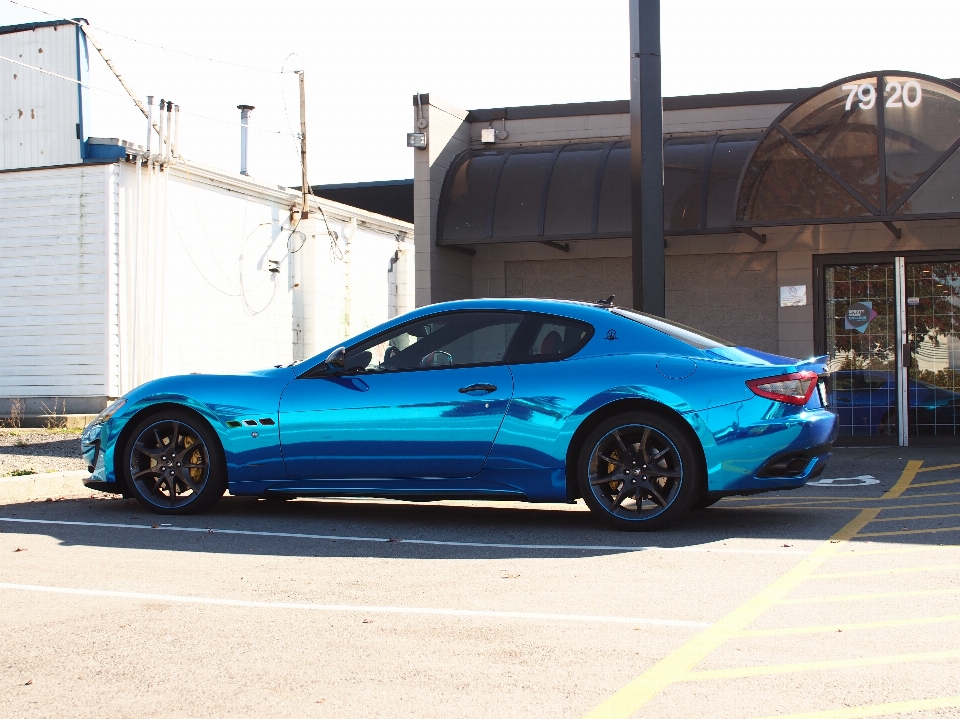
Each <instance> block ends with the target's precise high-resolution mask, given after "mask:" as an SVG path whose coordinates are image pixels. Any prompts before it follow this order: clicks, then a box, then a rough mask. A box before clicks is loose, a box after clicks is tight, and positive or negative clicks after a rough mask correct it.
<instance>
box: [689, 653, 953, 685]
mask: <svg viewBox="0 0 960 719" xmlns="http://www.w3.org/2000/svg"><path fill="white" fill-rule="evenodd" d="M944 659H960V649H950V650H947V651H943V652H918V653H914V654H895V655H892V656H885V657H857V658H854V659H830V660H826V661H822V662H797V663H795V664H770V665H762V666H753V667H734V668H732V669H710V670H707V671H699V672H690V673H689V674H687V675H686V676H684V677H683V678H682V681H684V682H701V681H708V680H712V679H744V678H746V677H759V676H765V675H770V674H793V673H796V672H820V671H826V670H829V669H851V668H853V667H875V666H882V665H885V664H913V663H917V662H935V661H938V660H944Z"/></svg>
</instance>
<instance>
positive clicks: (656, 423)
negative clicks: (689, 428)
mask: <svg viewBox="0 0 960 719" xmlns="http://www.w3.org/2000/svg"><path fill="white" fill-rule="evenodd" d="M700 475H701V471H700V468H699V462H698V454H697V452H696V451H695V446H694V444H693V442H692V441H691V440H690V439H689V438H688V433H687V432H685V431H684V430H683V428H682V426H681V425H680V423H679V422H678V421H677V420H675V419H673V418H670V417H667V416H665V415H660V414H658V413H655V412H631V413H627V414H620V415H617V416H615V417H611V418H609V419H607V420H606V421H604V422H602V423H601V424H600V425H599V426H597V427H596V428H595V429H594V430H593V431H592V432H591V433H590V434H589V435H588V436H587V438H586V440H585V441H584V443H583V445H582V447H581V449H580V453H579V459H578V466H577V480H578V482H579V485H580V492H581V494H582V495H583V498H584V501H585V502H586V503H587V506H588V507H590V509H591V510H593V511H594V512H595V513H596V514H597V516H598V517H599V518H600V519H602V520H603V521H604V522H606V523H607V524H609V525H611V526H613V527H616V528H617V529H625V530H628V531H644V530H651V529H660V528H662V527H664V526H666V525H668V524H670V523H671V522H673V521H674V520H676V519H677V518H678V517H679V516H680V515H682V514H683V513H684V512H686V511H687V509H688V508H689V507H690V505H691V504H692V503H693V501H694V499H695V498H697V497H698V496H699V494H700V491H701V483H702V478H701V476H700Z"/></svg>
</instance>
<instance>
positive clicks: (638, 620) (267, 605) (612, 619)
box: [0, 582, 710, 629]
mask: <svg viewBox="0 0 960 719" xmlns="http://www.w3.org/2000/svg"><path fill="white" fill-rule="evenodd" d="M0 589H7V590H15V591H24V592H42V593H47V594H74V595H84V596H91V597H114V598H121V599H140V600H145V601H160V602H177V603H184V604H212V605H216V606H229V607H256V608H258V609H309V610H314V611H323V612H354V613H366V614H429V615H437V616H451V617H476V618H486V619H541V620H550V621H561V622H590V623H601V624H649V625H654V626H658V627H693V628H698V629H699V628H703V627H709V626H710V623H709V622H692V621H686V620H682V619H651V618H649V617H616V616H591V615H586V614H546V613H542V612H505V611H496V610H484V609H443V608H431V607H392V606H373V605H369V606H368V605H362V604H314V603H310V602H264V601H257V600H251V599H221V598H217V597H191V596H183V595H177V594H150V593H144V592H120V591H113V590H108V589H78V588H74V587H50V586H43V585H36V584H11V583H8V582H0Z"/></svg>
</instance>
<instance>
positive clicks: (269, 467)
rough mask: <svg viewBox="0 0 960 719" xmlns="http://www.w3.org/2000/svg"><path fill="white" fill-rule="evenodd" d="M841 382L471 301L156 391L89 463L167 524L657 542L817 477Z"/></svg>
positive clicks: (590, 311)
mask: <svg viewBox="0 0 960 719" xmlns="http://www.w3.org/2000/svg"><path fill="white" fill-rule="evenodd" d="M823 370H824V367H823V364H822V362H817V361H813V362H807V363H804V362H800V361H798V360H794V359H789V358H786V357H778V356H774V355H768V354H764V353H762V352H758V351H755V350H751V349H748V348H744V347H734V346H731V345H730V344H729V343H727V342H724V341H722V340H719V339H716V338H714V337H710V336H708V335H705V334H702V333H700V332H697V331H696V330H693V329H690V328H688V327H684V326H682V325H678V324H675V323H673V322H669V321H667V320H664V319H661V318H658V317H653V316H650V315H645V314H642V313H639V312H635V311H632V310H627V309H621V308H619V307H616V306H614V305H613V304H612V303H611V302H610V301H598V302H596V303H584V302H567V301H559V300H535V299H490V300H464V301H459V302H449V303H444V304H437V305H431V306H429V307H423V308H421V309H418V310H416V311H414V312H411V313H409V314H407V315H404V316H402V317H397V318H396V319H393V320H391V321H389V322H387V323H385V324H383V325H380V326H379V327H374V328H373V329H371V330H369V331H367V332H364V333H363V334H361V335H358V336H357V337H354V338H353V339H351V340H349V341H348V342H347V343H345V345H344V346H342V347H337V348H336V349H332V351H330V352H327V353H324V354H322V355H319V356H317V357H314V358H312V359H310V360H307V361H305V362H302V363H300V364H295V365H291V366H287V367H275V368H273V369H267V370H262V371H256V372H249V373H246V374H236V375H186V376H180V377H165V378H163V379H158V380H154V381H152V382H148V383H146V384H144V385H142V386H140V387H137V388H136V389H135V390H133V391H131V392H129V393H127V395H126V396H124V397H122V398H120V399H118V400H117V401H116V402H114V403H113V404H112V405H110V407H108V408H107V409H106V410H104V411H103V412H102V413H101V414H100V416H98V417H97V419H96V420H94V421H93V422H92V423H91V424H90V425H89V426H88V427H87V428H86V430H85V431H84V433H83V437H82V439H81V447H82V451H83V455H84V457H85V458H86V461H87V464H88V465H89V467H90V471H91V473H92V476H91V477H90V478H89V480H88V481H87V486H88V487H91V488H95V489H100V490H104V491H108V492H117V493H123V494H126V495H129V496H134V497H136V498H137V499H138V500H139V501H140V502H142V503H143V504H144V505H146V506H147V507H149V508H150V509H152V510H154V511H155V512H158V513H161V514H184V513H189V512H197V511H200V510H203V509H206V508H207V507H210V506H211V505H212V504H213V503H214V502H216V501H217V499H219V498H220V497H221V496H222V495H223V493H224V491H226V490H227V489H229V490H230V493H231V494H234V495H252V496H260V497H278V498H283V497H295V496H300V497H305V496H310V497H330V496H333V497H389V498H394V499H406V500H413V501H427V500H437V499H468V498H469V499H498V500H519V501H529V502H573V501H575V500H576V499H577V498H579V497H582V498H583V499H584V501H585V502H586V504H587V505H588V506H589V507H590V509H591V510H593V511H594V512H595V513H596V514H597V516H598V517H600V518H601V519H603V520H605V521H606V522H608V523H609V524H612V525H613V526H615V527H618V528H621V529H628V530H643V529H654V528H659V527H663V526H665V525H666V524H668V523H670V522H671V521H673V520H675V519H676V518H677V517H678V516H680V515H681V514H683V513H684V512H685V511H687V510H688V509H690V508H692V507H704V506H707V505H709V504H711V503H713V502H715V501H716V500H717V499H719V498H720V497H723V496H725V495H731V494H752V493H755V492H764V491H769V490H777V489H793V488H797V487H801V486H802V485H803V484H804V483H806V482H807V480H808V479H811V478H813V477H816V476H818V475H819V474H820V473H821V472H822V471H823V469H824V466H825V464H826V462H827V460H828V459H829V457H830V448H831V444H832V442H833V440H834V438H835V436H836V431H837V429H836V428H837V419H836V416H835V415H834V414H832V413H831V412H829V411H827V410H826V409H825V407H824V399H825V396H824V394H823V392H822V388H821V385H820V384H819V383H818V373H820V372H822V371H823ZM818 388H821V391H818Z"/></svg>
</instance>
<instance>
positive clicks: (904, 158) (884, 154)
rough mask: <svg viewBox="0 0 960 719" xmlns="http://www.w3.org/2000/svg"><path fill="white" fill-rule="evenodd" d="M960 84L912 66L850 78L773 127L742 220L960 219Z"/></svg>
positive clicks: (743, 185)
mask: <svg viewBox="0 0 960 719" xmlns="http://www.w3.org/2000/svg"><path fill="white" fill-rule="evenodd" d="M958 147H960V87H958V86H956V85H954V84H953V83H951V82H947V81H944V80H938V79H936V78H932V77H926V76H923V75H914V74H910V73H904V72H877V73H870V74H867V75H861V76H856V77H849V78H846V79H844V80H840V81H838V82H836V83H834V84H832V85H829V86H827V87H824V88H821V89H820V90H817V91H816V92H815V93H813V94H812V95H811V96H810V97H808V98H806V99H804V100H801V101H800V102H797V103H796V104H794V105H793V106H791V107H789V108H788V109H787V110H785V111H784V112H783V113H782V114H781V115H780V116H779V117H778V118H777V119H776V120H775V121H774V122H773V123H772V124H771V125H770V127H769V128H767V130H766V131H765V132H764V134H763V137H762V138H761V139H760V142H759V143H758V144H757V146H756V148H755V149H754V151H753V154H752V156H751V157H750V159H749V161H748V163H747V167H746V168H745V170H744V173H743V177H742V178H741V180H740V186H739V188H738V191H737V207H736V222H735V224H736V225H763V226H773V225H797V224H819V223H830V222H863V221H866V222H877V221H885V222H890V221H893V220H906V219H920V218H921V217H923V218H926V219H931V218H939V217H960V155H958V154H957V148H958Z"/></svg>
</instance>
